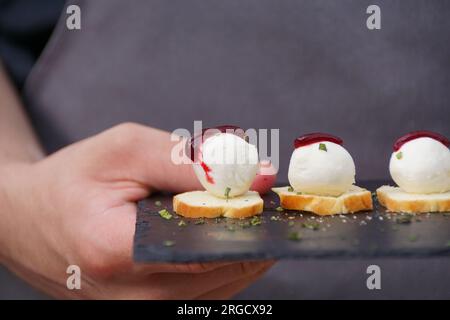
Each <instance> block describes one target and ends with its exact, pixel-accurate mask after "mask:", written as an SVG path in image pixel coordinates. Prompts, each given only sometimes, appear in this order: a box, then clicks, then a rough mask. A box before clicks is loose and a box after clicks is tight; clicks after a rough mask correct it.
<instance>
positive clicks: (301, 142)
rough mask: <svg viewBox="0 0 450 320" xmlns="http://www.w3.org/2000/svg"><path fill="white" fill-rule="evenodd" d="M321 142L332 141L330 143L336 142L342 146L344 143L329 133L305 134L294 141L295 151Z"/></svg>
mask: <svg viewBox="0 0 450 320" xmlns="http://www.w3.org/2000/svg"><path fill="white" fill-rule="evenodd" d="M320 141H330V142H334V143H336V144H339V145H341V146H342V144H343V143H344V141H343V140H342V139H341V138H339V137H336V136H333V135H331V134H328V133H322V132H314V133H308V134H305V135H303V136H300V137H298V138H297V139H295V140H294V147H295V149H297V148H300V147H304V146H307V145H310V144H313V143H316V142H320Z"/></svg>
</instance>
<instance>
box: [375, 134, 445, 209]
mask: <svg viewBox="0 0 450 320" xmlns="http://www.w3.org/2000/svg"><path fill="white" fill-rule="evenodd" d="M449 146H450V141H449V140H448V139H447V138H446V137H444V136H442V135H440V134H438V133H434V132H431V131H414V132H411V133H408V134H407V135H405V136H403V137H401V138H399V139H398V140H397V141H396V142H395V144H394V147H393V149H394V151H393V153H392V156H391V160H390V163H389V171H390V173H391V177H392V179H393V180H394V182H395V183H396V184H397V185H398V187H392V186H382V187H380V188H378V190H377V197H378V200H379V201H380V203H381V204H382V205H383V206H385V207H386V208H387V209H388V210H389V211H391V212H408V213H424V212H446V211H450V150H449Z"/></svg>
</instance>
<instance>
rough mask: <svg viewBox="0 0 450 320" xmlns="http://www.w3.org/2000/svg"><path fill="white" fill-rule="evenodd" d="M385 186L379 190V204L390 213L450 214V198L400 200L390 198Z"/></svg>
mask: <svg viewBox="0 0 450 320" xmlns="http://www.w3.org/2000/svg"><path fill="white" fill-rule="evenodd" d="M384 187H387V186H383V187H380V188H378V189H377V198H378V202H380V204H381V205H382V206H383V207H385V208H386V209H387V210H388V211H390V212H406V213H428V212H449V211H450V198H448V199H433V200H430V199H414V200H413V199H411V200H398V199H393V198H392V197H390V195H389V192H388V191H386V190H385V189H384Z"/></svg>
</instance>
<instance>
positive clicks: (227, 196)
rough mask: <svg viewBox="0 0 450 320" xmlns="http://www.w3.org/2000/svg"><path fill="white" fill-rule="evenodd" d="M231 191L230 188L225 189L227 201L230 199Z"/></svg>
mask: <svg viewBox="0 0 450 320" xmlns="http://www.w3.org/2000/svg"><path fill="white" fill-rule="evenodd" d="M230 191H231V188H229V187H226V188H225V198H227V201H228V199H229V198H230Z"/></svg>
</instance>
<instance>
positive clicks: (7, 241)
mask: <svg viewBox="0 0 450 320" xmlns="http://www.w3.org/2000/svg"><path fill="white" fill-rule="evenodd" d="M29 166H30V165H28V164H8V165H2V166H0V222H1V223H0V263H1V264H4V263H6V260H9V258H10V257H11V252H12V250H13V243H14V238H15V235H17V232H16V231H17V226H18V225H20V219H21V216H22V215H23V213H21V212H20V209H19V208H18V207H17V206H16V204H17V203H20V199H19V198H18V197H19V196H20V195H19V194H18V193H19V190H21V189H22V188H21V187H20V184H21V182H20V181H21V180H22V179H21V176H22V175H23V173H24V172H26V170H27V169H28V167H29ZM18 221H19V223H17V222H18Z"/></svg>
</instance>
